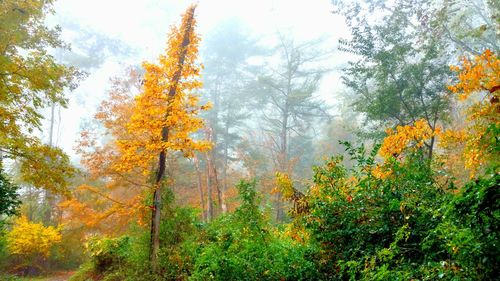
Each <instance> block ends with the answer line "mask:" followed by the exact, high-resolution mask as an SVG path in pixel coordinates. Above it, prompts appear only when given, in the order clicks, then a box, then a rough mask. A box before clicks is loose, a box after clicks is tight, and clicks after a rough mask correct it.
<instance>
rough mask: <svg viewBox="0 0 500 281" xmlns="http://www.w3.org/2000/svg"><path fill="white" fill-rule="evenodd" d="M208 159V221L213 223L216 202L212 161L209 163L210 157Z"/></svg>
mask: <svg viewBox="0 0 500 281" xmlns="http://www.w3.org/2000/svg"><path fill="white" fill-rule="evenodd" d="M205 158H206V160H207V161H206V162H207V199H208V200H207V201H208V204H207V205H208V212H207V221H209V222H210V221H212V219H213V218H214V201H213V199H212V175H211V173H212V169H211V168H210V161H208V157H205Z"/></svg>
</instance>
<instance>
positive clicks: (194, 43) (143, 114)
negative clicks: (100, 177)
mask: <svg viewBox="0 0 500 281" xmlns="http://www.w3.org/2000/svg"><path fill="white" fill-rule="evenodd" d="M195 8H196V6H195V5H193V6H190V7H189V8H188V9H187V10H186V12H185V14H184V15H183V17H182V24H181V26H180V28H177V27H175V26H174V27H172V29H171V31H170V35H169V39H168V43H167V49H166V54H164V55H161V56H160V62H159V64H153V63H144V65H143V67H144V69H145V70H146V74H145V76H144V88H143V91H142V92H141V94H140V95H139V96H138V97H137V98H136V104H135V107H134V112H133V114H132V116H131V119H130V122H129V123H128V124H127V132H128V133H129V134H131V135H132V136H139V137H134V138H131V137H128V138H126V139H122V140H119V141H118V145H119V147H120V149H121V151H122V162H121V163H120V167H119V168H120V169H121V170H124V171H130V170H134V169H140V170H141V171H142V172H143V173H144V174H150V173H151V167H154V170H155V173H154V179H153V188H152V190H153V200H152V201H153V204H152V206H151V209H152V214H151V252H150V260H151V264H152V269H153V271H154V270H156V267H157V255H158V250H159V245H160V241H159V234H160V229H159V226H160V214H161V212H160V211H161V205H160V202H161V190H162V187H163V186H164V185H165V183H166V182H165V179H164V177H165V164H166V158H167V153H169V152H174V151H180V152H182V153H183V154H184V155H185V156H192V155H193V153H194V151H206V150H207V149H209V148H210V144H209V142H207V141H203V140H194V139H193V138H192V137H191V136H190V134H191V133H194V132H196V131H197V130H199V129H200V128H202V127H203V121H202V119H201V118H199V117H197V115H198V113H199V112H200V111H203V110H206V109H208V107H207V106H200V105H198V102H199V97H198V96H197V95H195V94H193V90H196V89H198V88H200V87H201V82H200V81H199V80H198V79H197V78H198V77H199V74H200V70H201V67H200V66H199V65H198V64H197V63H196V60H197V57H198V44H199V40H200V39H199V37H198V35H197V34H196V33H195V31H194V28H195V25H196V21H195V18H194V12H195ZM157 157H158V160H157V162H156V161H155V159H156V158H157ZM155 162H156V163H155Z"/></svg>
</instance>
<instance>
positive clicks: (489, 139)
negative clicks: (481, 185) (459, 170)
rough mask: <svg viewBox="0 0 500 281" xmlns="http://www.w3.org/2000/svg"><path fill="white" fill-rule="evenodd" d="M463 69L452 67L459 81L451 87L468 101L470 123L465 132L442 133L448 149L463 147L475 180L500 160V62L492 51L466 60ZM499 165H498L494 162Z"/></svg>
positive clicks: (465, 58) (462, 99) (443, 142)
mask: <svg viewBox="0 0 500 281" xmlns="http://www.w3.org/2000/svg"><path fill="white" fill-rule="evenodd" d="M461 61H462V65H461V66H452V67H451V69H452V70H453V71H455V72H457V73H458V82H457V83H456V84H455V85H451V86H449V87H448V88H449V89H450V90H451V91H452V92H453V93H455V94H456V95H457V96H458V98H459V99H460V100H461V101H465V100H467V101H468V102H469V103H470V104H471V105H470V106H468V107H467V112H466V116H467V117H466V120H465V121H466V123H467V126H466V128H465V129H463V130H447V131H445V132H443V134H442V137H441V139H442V145H443V146H444V147H457V144H459V145H461V146H463V149H462V150H463V153H462V158H463V160H464V162H465V168H467V169H468V170H469V171H470V176H471V177H474V176H475V174H476V173H477V171H478V170H479V169H481V167H482V166H484V164H486V163H487V162H489V161H498V159H499V155H498V148H497V146H498V134H499V131H500V103H499V99H500V59H499V58H498V54H495V53H494V52H492V51H490V50H486V51H484V52H483V53H482V54H480V55H477V56H475V57H474V58H472V59H468V58H467V57H462V60H461ZM493 164H494V165H498V162H496V163H493Z"/></svg>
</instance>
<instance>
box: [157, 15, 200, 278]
mask: <svg viewBox="0 0 500 281" xmlns="http://www.w3.org/2000/svg"><path fill="white" fill-rule="evenodd" d="M195 8H196V7H195V6H192V7H191V8H190V9H191V11H188V13H189V18H188V19H187V22H186V28H185V29H184V30H183V32H184V34H183V38H182V44H181V53H180V55H179V60H178V62H177V69H176V71H175V73H174V75H173V77H172V80H171V81H172V83H171V84H170V87H169V90H168V98H169V100H172V99H173V97H174V96H175V95H176V92H177V86H178V84H179V80H180V78H181V73H182V68H183V66H184V61H185V59H186V54H187V47H188V45H189V43H190V40H189V34H190V32H191V29H192V28H193V26H192V25H193V24H192V23H193V17H194V10H195ZM169 114H170V112H166V117H168V115H169ZM168 130H169V128H167V127H164V128H163V129H162V131H161V140H162V141H163V142H167V141H168ZM166 155H167V152H166V151H165V150H162V151H161V152H160V155H159V159H158V170H157V173H156V179H155V184H154V188H155V191H154V193H153V206H152V214H151V245H150V246H151V249H150V262H151V269H152V271H153V272H156V271H157V269H158V252H159V249H160V215H161V206H160V204H161V187H162V180H163V176H164V174H165V165H166Z"/></svg>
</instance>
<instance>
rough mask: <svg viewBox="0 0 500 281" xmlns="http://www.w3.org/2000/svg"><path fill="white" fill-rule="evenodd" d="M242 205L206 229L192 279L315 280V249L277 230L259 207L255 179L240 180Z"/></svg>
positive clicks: (198, 246) (195, 252) (195, 254)
mask: <svg viewBox="0 0 500 281" xmlns="http://www.w3.org/2000/svg"><path fill="white" fill-rule="evenodd" d="M237 187H238V190H239V197H240V200H241V206H240V207H239V208H238V209H237V210H236V211H235V212H234V213H232V214H228V215H226V216H222V217H220V218H219V219H217V220H216V221H214V222H213V223H211V224H210V225H208V227H207V228H206V229H205V230H203V231H202V233H201V235H200V236H199V240H198V241H196V245H195V246H192V247H193V248H192V249H193V252H192V256H193V257H194V259H195V260H194V269H193V273H192V275H191V276H190V277H189V279H190V280H314V279H316V277H317V276H316V270H315V266H314V263H313V262H312V261H311V260H308V259H307V258H306V257H307V256H308V254H309V253H310V252H311V249H310V248H309V247H307V246H305V245H301V244H298V243H297V242H295V241H292V240H291V239H283V238H280V237H278V236H277V235H273V233H272V232H273V230H275V229H274V228H273V227H272V226H271V224H270V223H269V222H268V221H267V220H266V219H265V218H264V216H263V214H262V212H261V211H260V210H259V207H258V200H257V196H256V192H255V181H252V182H245V181H241V182H240V183H239V184H238V186H237Z"/></svg>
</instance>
